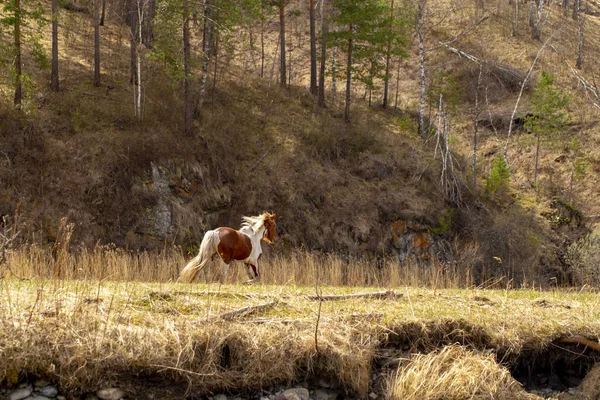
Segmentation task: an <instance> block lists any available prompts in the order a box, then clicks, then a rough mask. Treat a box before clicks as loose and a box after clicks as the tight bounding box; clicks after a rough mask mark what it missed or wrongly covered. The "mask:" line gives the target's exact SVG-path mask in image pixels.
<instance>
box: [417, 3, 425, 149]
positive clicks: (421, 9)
mask: <svg viewBox="0 0 600 400" xmlns="http://www.w3.org/2000/svg"><path fill="white" fill-rule="evenodd" d="M426 5H427V0H419V6H418V9H417V38H418V40H419V81H420V85H421V96H420V99H419V135H421V137H422V138H424V137H425V100H426V97H427V82H426V81H425V44H424V33H423V23H424V20H425V7H426Z"/></svg>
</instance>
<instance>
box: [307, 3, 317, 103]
mask: <svg viewBox="0 0 600 400" xmlns="http://www.w3.org/2000/svg"><path fill="white" fill-rule="evenodd" d="M308 5H309V7H310V10H309V15H310V92H311V93H312V94H313V95H316V94H317V33H316V27H315V25H316V22H315V0H309V3H308Z"/></svg>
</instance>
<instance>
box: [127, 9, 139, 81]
mask: <svg viewBox="0 0 600 400" xmlns="http://www.w3.org/2000/svg"><path fill="white" fill-rule="evenodd" d="M137 17H138V16H137V0H129V30H130V32H129V54H130V57H129V65H130V67H129V83H131V84H136V85H137V83H138V79H137V67H136V60H137V44H136V36H137V35H138V32H137V28H138V22H137V19H138V18H137Z"/></svg>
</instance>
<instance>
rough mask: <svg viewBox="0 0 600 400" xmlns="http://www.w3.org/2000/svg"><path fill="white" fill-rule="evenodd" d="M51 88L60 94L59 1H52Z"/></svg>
mask: <svg viewBox="0 0 600 400" xmlns="http://www.w3.org/2000/svg"><path fill="white" fill-rule="evenodd" d="M50 87H51V88H52V90H54V91H55V92H58V88H59V81H58V0H52V72H51V73H50Z"/></svg>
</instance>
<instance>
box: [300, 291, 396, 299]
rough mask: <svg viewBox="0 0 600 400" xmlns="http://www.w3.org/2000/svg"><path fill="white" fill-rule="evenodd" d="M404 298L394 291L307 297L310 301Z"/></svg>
mask: <svg viewBox="0 0 600 400" xmlns="http://www.w3.org/2000/svg"><path fill="white" fill-rule="evenodd" d="M402 296H404V295H403V294H402V293H396V292H394V291H392V290H386V291H384V292H366V293H350V294H328V295H320V296H319V295H310V296H306V297H307V298H308V299H309V300H322V301H328V300H346V299H356V298H371V299H399V298H401V297H402Z"/></svg>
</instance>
